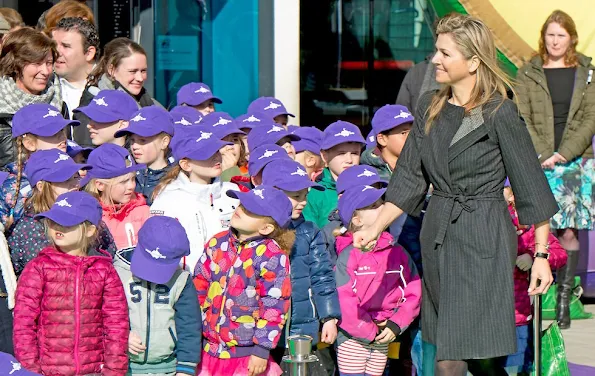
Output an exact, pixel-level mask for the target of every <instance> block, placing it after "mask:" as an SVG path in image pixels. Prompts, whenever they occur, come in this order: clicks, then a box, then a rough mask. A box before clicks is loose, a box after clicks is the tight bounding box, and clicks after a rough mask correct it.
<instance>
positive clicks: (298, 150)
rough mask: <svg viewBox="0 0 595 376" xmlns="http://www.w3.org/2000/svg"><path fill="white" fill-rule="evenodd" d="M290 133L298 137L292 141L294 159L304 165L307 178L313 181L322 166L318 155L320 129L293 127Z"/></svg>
mask: <svg viewBox="0 0 595 376" xmlns="http://www.w3.org/2000/svg"><path fill="white" fill-rule="evenodd" d="M291 133H293V134H294V135H296V136H299V137H300V140H299V141H294V142H293V147H294V149H295V160H296V161H297V162H299V163H300V164H301V165H302V166H304V168H305V169H306V172H307V173H308V178H310V180H312V181H314V180H315V179H316V177H317V176H318V175H320V174H321V173H322V169H323V167H324V163H323V162H322V157H321V156H320V144H321V143H322V131H321V130H320V129H318V128H314V127H295V129H293V130H292V132H291Z"/></svg>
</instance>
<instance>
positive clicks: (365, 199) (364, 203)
mask: <svg viewBox="0 0 595 376" xmlns="http://www.w3.org/2000/svg"><path fill="white" fill-rule="evenodd" d="M385 193H386V188H382V189H376V190H374V195H369V196H368V195H363V196H360V197H361V199H360V200H351V201H350V202H349V204H348V205H349V206H348V208H347V212H343V211H342V210H339V216H340V217H341V222H343V225H344V226H348V225H349V223H350V222H351V216H352V215H353V213H354V212H355V211H356V210H358V209H363V208H365V207H368V206H370V205H372V204H373V203H375V202H376V201H378V199H380V198H381V197H382V196H384V194H385ZM347 217H349V218H347Z"/></svg>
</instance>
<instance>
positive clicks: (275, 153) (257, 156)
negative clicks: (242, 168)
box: [248, 144, 292, 176]
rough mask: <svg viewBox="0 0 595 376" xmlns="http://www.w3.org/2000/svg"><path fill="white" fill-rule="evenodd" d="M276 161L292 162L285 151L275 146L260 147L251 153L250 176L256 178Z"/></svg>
mask: <svg viewBox="0 0 595 376" xmlns="http://www.w3.org/2000/svg"><path fill="white" fill-rule="evenodd" d="M276 159H286V160H289V161H291V160H292V159H291V158H290V157H289V155H288V154H287V152H286V151H285V149H283V148H282V147H281V146H279V145H275V144H264V145H260V146H259V147H257V148H256V149H254V150H252V152H251V153H250V160H249V161H248V173H249V174H250V176H256V175H258V173H259V172H260V171H262V169H263V168H264V167H265V166H266V165H267V164H269V163H270V162H272V161H274V160H276Z"/></svg>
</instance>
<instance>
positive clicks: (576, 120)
mask: <svg viewBox="0 0 595 376" xmlns="http://www.w3.org/2000/svg"><path fill="white" fill-rule="evenodd" d="M540 35H541V36H540V39H539V53H538V54H537V55H536V56H535V57H534V58H533V59H531V61H530V62H529V63H528V64H526V65H525V66H523V67H522V68H521V70H520V71H519V73H518V75H517V79H518V83H519V84H518V87H517V94H518V100H519V110H520V111H521V114H522V115H523V117H524V118H525V122H526V123H527V129H528V130H529V133H530V134H531V139H532V141H533V145H534V146H535V150H536V151H537V154H538V155H539V160H540V162H541V166H542V167H543V169H544V171H545V175H546V177H547V178H548V182H549V185H550V188H551V189H552V192H553V193H554V197H555V198H556V201H557V202H558V205H559V206H560V211H559V212H558V214H556V215H555V216H554V217H553V218H552V221H551V226H552V228H553V229H555V230H556V231H557V235H558V240H559V241H560V244H561V245H562V246H563V247H564V249H566V251H567V252H568V262H567V263H566V266H564V267H562V268H561V269H559V270H558V278H557V281H558V304H557V307H556V319H557V321H558V323H559V326H560V328H561V329H566V328H568V327H570V309H569V304H570V296H571V294H572V288H573V287H574V273H575V271H576V265H577V262H578V252H579V241H578V230H592V229H593V228H594V226H595V205H594V204H593V191H594V189H595V161H594V159H593V149H592V147H591V143H592V137H593V135H594V134H595V85H594V84H592V83H591V81H592V80H593V71H594V69H595V67H594V66H593V65H592V64H591V58H590V57H587V56H585V55H582V54H580V53H578V52H577V51H576V46H577V44H578V34H577V32H576V26H575V24H574V21H573V20H572V18H570V16H569V15H568V14H566V13H564V12H562V11H560V10H556V11H554V12H553V13H552V14H551V15H550V16H549V17H548V19H547V20H546V22H545V23H544V24H543V27H542V28H541V34H540Z"/></svg>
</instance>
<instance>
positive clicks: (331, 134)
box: [320, 120, 366, 150]
mask: <svg viewBox="0 0 595 376" xmlns="http://www.w3.org/2000/svg"><path fill="white" fill-rule="evenodd" d="M346 142H357V143H359V144H363V145H365V144H366V140H365V139H364V137H363V136H362V132H361V131H360V130H359V128H358V127H357V125H355V124H351V123H348V122H346V121H342V120H339V121H336V122H334V123H332V124H330V125H329V126H328V127H326V129H325V130H324V132H323V133H322V143H321V144H320V149H321V150H328V149H330V148H332V147H333V146H337V145H340V144H344V143H346Z"/></svg>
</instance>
